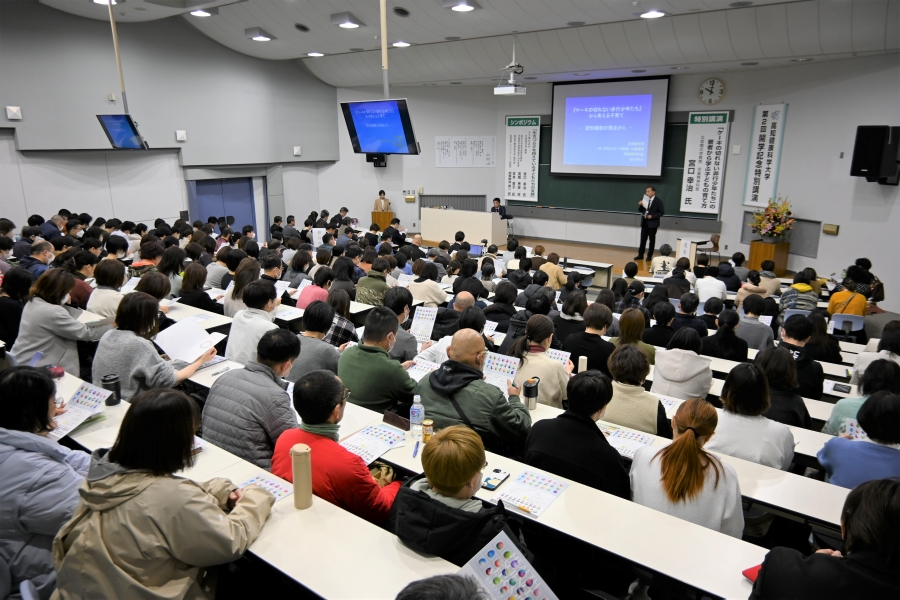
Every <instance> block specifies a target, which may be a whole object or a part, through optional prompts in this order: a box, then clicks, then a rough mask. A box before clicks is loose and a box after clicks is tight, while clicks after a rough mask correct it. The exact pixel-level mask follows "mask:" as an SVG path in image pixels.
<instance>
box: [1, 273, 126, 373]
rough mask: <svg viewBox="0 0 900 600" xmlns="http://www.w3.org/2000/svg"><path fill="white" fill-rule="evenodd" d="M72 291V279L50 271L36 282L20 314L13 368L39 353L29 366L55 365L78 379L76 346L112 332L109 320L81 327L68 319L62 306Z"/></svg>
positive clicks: (74, 318)
mask: <svg viewBox="0 0 900 600" xmlns="http://www.w3.org/2000/svg"><path fill="white" fill-rule="evenodd" d="M105 262H111V261H105ZM118 268H120V269H121V268H122V267H121V265H119V267H118ZM74 287H75V277H74V276H73V275H72V274H71V273H66V272H65V271H63V270H62V269H51V270H49V271H47V272H46V273H44V274H43V275H41V276H40V277H39V278H38V280H37V282H36V283H35V284H34V287H33V288H32V290H31V300H29V301H28V302H26V303H25V308H24V309H23V310H22V321H21V323H20V324H19V336H18V337H17V338H16V343H15V345H14V346H13V347H12V350H11V352H12V355H13V358H14V359H15V361H16V363H17V364H20V365H25V364H28V363H29V361H31V360H32V358H33V357H34V355H35V354H37V353H38V352H40V353H41V354H42V356H41V358H40V359H39V360H38V361H37V363H36V364H34V365H33V366H36V367H38V366H43V365H51V366H52V365H56V366H59V367H62V368H63V369H65V371H66V373H69V374H71V375H75V376H76V377H78V376H80V375H81V373H80V363H79V358H78V344H77V342H79V341H90V342H93V341H96V340H99V339H100V338H101V337H103V334H104V333H106V332H107V331H109V330H110V329H112V326H113V319H112V318H106V319H101V320H99V321H93V322H91V323H82V322H81V321H79V320H78V319H77V318H76V317H74V316H72V314H71V313H70V312H69V311H68V310H66V308H65V307H64V306H63V305H64V304H65V303H66V301H67V299H68V296H69V293H70V292H71V291H72V288H74ZM94 293H95V294H96V292H94ZM91 297H93V295H92V296H91ZM82 379H83V378H82Z"/></svg>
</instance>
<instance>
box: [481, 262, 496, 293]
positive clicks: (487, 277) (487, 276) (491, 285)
mask: <svg viewBox="0 0 900 600" xmlns="http://www.w3.org/2000/svg"><path fill="white" fill-rule="evenodd" d="M495 274H496V271H495V268H494V265H492V264H491V263H489V262H487V261H484V262H483V263H482V264H481V272H480V273H478V281H479V282H480V283H481V285H482V287H484V291H485V293H486V294H490V293H491V292H493V291H494V290H495V289H497V284H496V283H495V282H494V277H495V276H496V275H495Z"/></svg>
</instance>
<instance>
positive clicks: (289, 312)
mask: <svg viewBox="0 0 900 600" xmlns="http://www.w3.org/2000/svg"><path fill="white" fill-rule="evenodd" d="M302 316H303V309H302V308H296V307H294V306H285V305H284V304H282V305H281V306H279V307H278V310H276V311H275V318H276V319H281V320H282V321H291V320H293V319H299V318H300V317H302Z"/></svg>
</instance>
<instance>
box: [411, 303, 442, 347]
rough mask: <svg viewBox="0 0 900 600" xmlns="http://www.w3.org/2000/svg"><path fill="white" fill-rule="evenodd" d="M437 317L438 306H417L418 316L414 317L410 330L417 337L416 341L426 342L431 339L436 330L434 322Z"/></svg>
mask: <svg viewBox="0 0 900 600" xmlns="http://www.w3.org/2000/svg"><path fill="white" fill-rule="evenodd" d="M436 319H437V307H426V306H417V307H416V316H415V318H413V322H412V326H411V327H410V328H409V332H410V333H411V334H413V335H414V336H415V337H416V341H417V342H419V343H420V344H424V343H425V342H427V341H428V340H430V339H431V332H432V331H433V330H434V322H435V320H436Z"/></svg>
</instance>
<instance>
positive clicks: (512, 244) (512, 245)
mask: <svg viewBox="0 0 900 600" xmlns="http://www.w3.org/2000/svg"><path fill="white" fill-rule="evenodd" d="M518 247H519V240H517V239H516V238H512V239H511V240H509V241H508V242H506V250H507V252H515V251H516V248H518Z"/></svg>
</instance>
